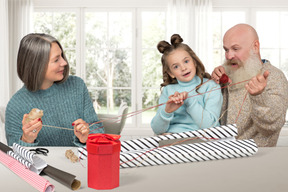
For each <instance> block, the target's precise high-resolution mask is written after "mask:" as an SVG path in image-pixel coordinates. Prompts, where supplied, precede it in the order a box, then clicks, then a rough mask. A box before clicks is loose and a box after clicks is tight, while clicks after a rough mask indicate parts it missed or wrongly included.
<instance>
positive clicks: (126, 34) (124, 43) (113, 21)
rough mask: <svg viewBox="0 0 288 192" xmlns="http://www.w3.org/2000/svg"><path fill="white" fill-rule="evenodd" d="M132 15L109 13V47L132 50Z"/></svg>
mask: <svg viewBox="0 0 288 192" xmlns="http://www.w3.org/2000/svg"><path fill="white" fill-rule="evenodd" d="M131 37H132V13H130V12H128V13H127V12H112V13H109V41H110V43H109V46H110V47H111V49H112V48H114V49H117V48H132V38H131Z"/></svg>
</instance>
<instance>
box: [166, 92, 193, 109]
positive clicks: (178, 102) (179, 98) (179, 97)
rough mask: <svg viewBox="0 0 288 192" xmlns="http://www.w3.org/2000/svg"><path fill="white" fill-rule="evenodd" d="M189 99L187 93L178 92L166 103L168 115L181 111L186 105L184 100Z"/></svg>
mask: <svg viewBox="0 0 288 192" xmlns="http://www.w3.org/2000/svg"><path fill="white" fill-rule="evenodd" d="M187 97H188V93H187V92H186V91H184V92H182V93H178V92H177V91H176V92H175V93H174V95H170V96H169V100H168V102H167V103H166V107H165V111H166V112H167V113H172V112H174V111H176V110H177V109H179V107H181V106H182V105H183V104H184V100H185V99H186V98H187Z"/></svg>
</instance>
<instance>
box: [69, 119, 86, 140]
mask: <svg viewBox="0 0 288 192" xmlns="http://www.w3.org/2000/svg"><path fill="white" fill-rule="evenodd" d="M72 126H74V134H75V135H76V137H77V138H78V139H79V141H80V142H81V143H86V141H87V139H88V135H89V131H90V130H89V124H88V123H86V122H85V121H84V120H83V119H77V120H76V121H74V122H73V123H72Z"/></svg>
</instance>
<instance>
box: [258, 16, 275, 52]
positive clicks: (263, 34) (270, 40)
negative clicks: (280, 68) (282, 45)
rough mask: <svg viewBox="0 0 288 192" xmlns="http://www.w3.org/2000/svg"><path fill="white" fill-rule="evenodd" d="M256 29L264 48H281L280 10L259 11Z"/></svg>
mask: <svg viewBox="0 0 288 192" xmlns="http://www.w3.org/2000/svg"><path fill="white" fill-rule="evenodd" d="M267 26H269V27H267ZM256 31H257V32H258V36H259V40H260V43H261V44H260V46H261V47H262V48H279V12H272V11H271V12H268V11H258V12H257V13H256ZM271 34H273V35H271Z"/></svg>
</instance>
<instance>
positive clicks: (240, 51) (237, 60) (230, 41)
mask: <svg viewBox="0 0 288 192" xmlns="http://www.w3.org/2000/svg"><path fill="white" fill-rule="evenodd" d="M252 43H253V40H251V38H250V37H249V36H248V35H247V34H245V33H240V32H238V31H236V32H230V33H227V34H225V36H224V39H223V48H224V50H225V57H226V60H227V61H229V63H228V64H229V65H230V66H231V68H232V69H235V70H237V69H238V68H240V67H241V66H242V65H243V63H244V62H245V61H246V60H247V59H248V58H249V56H250V50H251V46H252Z"/></svg>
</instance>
